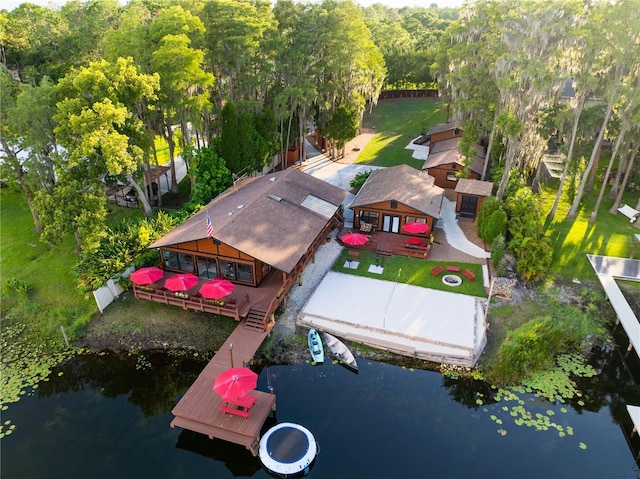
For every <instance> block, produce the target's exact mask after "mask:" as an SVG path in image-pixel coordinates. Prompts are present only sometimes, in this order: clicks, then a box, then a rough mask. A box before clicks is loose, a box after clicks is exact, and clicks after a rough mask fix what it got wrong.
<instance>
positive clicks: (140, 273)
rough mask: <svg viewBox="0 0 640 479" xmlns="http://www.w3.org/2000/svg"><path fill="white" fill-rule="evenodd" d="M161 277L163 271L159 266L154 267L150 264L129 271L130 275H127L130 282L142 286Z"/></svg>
mask: <svg viewBox="0 0 640 479" xmlns="http://www.w3.org/2000/svg"><path fill="white" fill-rule="evenodd" d="M163 277H164V271H162V270H161V269H160V268H156V267H155V266H150V267H147V268H140V269H139V270H137V271H134V272H133V273H131V276H129V279H130V280H131V282H133V283H135V284H137V285H140V286H143V285H145V284H151V283H155V282H156V281H158V280H159V279H162V278H163Z"/></svg>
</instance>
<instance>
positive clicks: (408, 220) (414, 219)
mask: <svg viewBox="0 0 640 479" xmlns="http://www.w3.org/2000/svg"><path fill="white" fill-rule="evenodd" d="M404 222H405V224H406V223H426V222H427V219H426V218H418V217H417V216H405V217H404Z"/></svg>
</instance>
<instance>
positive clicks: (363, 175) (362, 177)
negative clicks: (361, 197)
mask: <svg viewBox="0 0 640 479" xmlns="http://www.w3.org/2000/svg"><path fill="white" fill-rule="evenodd" d="M371 173H372V170H366V171H361V172H360V173H358V174H357V175H356V176H355V178H354V179H353V180H351V183H349V185H351V188H353V189H354V190H359V189H360V188H362V185H364V182H365V181H367V178H369V176H371Z"/></svg>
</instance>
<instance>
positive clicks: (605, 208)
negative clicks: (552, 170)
mask: <svg viewBox="0 0 640 479" xmlns="http://www.w3.org/2000/svg"><path fill="white" fill-rule="evenodd" d="M556 185H557V183H556V182H552V183H551V184H549V186H548V187H547V188H545V190H544V191H543V194H542V198H543V207H544V212H545V214H547V213H548V212H549V211H550V210H551V207H552V206H553V201H554V199H555V192H556V191H555V189H554V188H555V187H556ZM597 195H598V190H594V191H593V192H590V193H588V194H586V195H585V197H584V199H583V201H582V204H581V205H580V208H579V210H578V215H577V217H576V219H575V221H570V220H566V219H565V218H566V216H567V213H568V212H569V208H570V207H571V205H570V204H569V203H568V202H567V200H566V198H564V197H563V199H562V200H561V202H560V204H559V206H558V210H557V213H556V215H555V218H554V220H553V221H552V222H551V223H550V224H549V225H547V235H548V236H549V237H550V238H551V241H552V246H553V263H552V273H553V274H554V275H555V276H557V277H559V278H562V279H564V280H569V281H570V280H573V279H574V278H578V279H579V280H581V281H582V280H595V279H596V277H595V274H594V272H593V268H592V267H591V265H590V263H589V261H588V260H587V258H586V255H587V254H596V255H603V256H617V257H622V258H628V257H629V256H630V254H631V251H632V248H633V238H634V236H633V235H634V233H640V229H638V228H637V227H635V226H634V225H633V224H631V223H629V220H628V218H627V217H626V216H623V215H621V214H619V213H618V214H615V215H613V214H611V213H609V209H610V208H611V206H612V205H613V200H607V199H606V197H605V198H604V199H603V200H602V203H601V205H600V208H599V210H598V217H597V219H596V221H595V222H593V223H590V222H589V217H590V216H591V212H592V211H593V208H594V206H595V203H596V200H597ZM625 200H626V201H628V202H629V204H630V205H631V206H634V207H635V203H636V201H637V193H631V192H628V193H625V196H624V200H623V203H624V202H625Z"/></svg>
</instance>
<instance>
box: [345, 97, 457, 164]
mask: <svg viewBox="0 0 640 479" xmlns="http://www.w3.org/2000/svg"><path fill="white" fill-rule="evenodd" d="M446 118H447V112H446V110H445V109H444V106H443V104H442V102H440V101H439V100H433V99H428V98H418V99H407V100H395V101H383V102H380V103H378V105H377V106H376V107H375V108H374V109H373V113H372V114H367V115H365V117H364V121H363V126H364V127H365V128H373V129H375V130H376V131H377V132H378V133H377V134H376V135H375V136H374V137H373V138H372V139H371V141H370V142H369V143H368V144H367V146H366V147H365V148H364V149H363V150H362V151H361V152H360V154H359V155H358V160H357V161H358V163H367V164H370V165H374V166H395V165H401V164H408V165H411V166H414V167H416V168H421V167H422V163H423V162H422V161H421V160H416V159H414V158H412V157H411V154H412V153H413V151H412V150H407V149H406V148H405V147H406V146H407V145H408V144H409V142H411V141H412V140H413V139H414V138H416V137H418V136H420V135H421V134H422V133H424V131H425V130H427V129H428V128H430V127H432V126H435V125H437V124H438V123H442V122H444V121H445V120H446Z"/></svg>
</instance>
